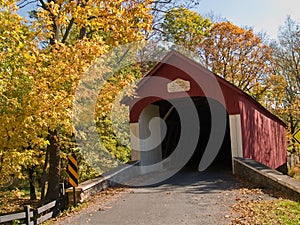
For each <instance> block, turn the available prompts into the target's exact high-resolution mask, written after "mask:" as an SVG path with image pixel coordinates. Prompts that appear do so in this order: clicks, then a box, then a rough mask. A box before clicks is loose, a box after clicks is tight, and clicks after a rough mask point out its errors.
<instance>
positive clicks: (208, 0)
mask: <svg viewBox="0 0 300 225" xmlns="http://www.w3.org/2000/svg"><path fill="white" fill-rule="evenodd" d="M197 11H198V12H200V14H201V15H204V14H205V13H209V12H213V13H214V14H215V15H217V16H221V17H225V18H227V19H228V20H229V21H231V22H232V23H234V24H236V25H238V26H242V27H244V26H250V27H253V28H254V31H255V32H260V31H264V32H266V33H267V34H268V35H269V36H270V37H271V38H276V37H277V33H278V28H279V26H281V25H283V24H284V21H285V18H286V16H287V15H290V16H291V17H292V19H293V20H296V21H297V22H298V23H300V0H248V1H246V0H201V1H200V5H199V6H198V7H197Z"/></svg>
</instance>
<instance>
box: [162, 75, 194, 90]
mask: <svg viewBox="0 0 300 225" xmlns="http://www.w3.org/2000/svg"><path fill="white" fill-rule="evenodd" d="M167 88H168V92H169V93H172V92H182V91H189V90H190V89H191V85H190V82H189V81H188V80H182V79H180V78H177V79H176V80H173V81H172V82H170V83H168V85H167Z"/></svg>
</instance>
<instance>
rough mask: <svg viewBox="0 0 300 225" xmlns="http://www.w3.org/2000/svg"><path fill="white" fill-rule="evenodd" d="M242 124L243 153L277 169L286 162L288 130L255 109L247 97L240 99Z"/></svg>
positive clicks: (246, 156)
mask: <svg viewBox="0 0 300 225" xmlns="http://www.w3.org/2000/svg"><path fill="white" fill-rule="evenodd" d="M239 105H240V112H241V124H242V140H243V153H244V157H245V158H250V159H254V160H256V161H258V162H261V163H262V164H264V165H267V166H269V167H271V168H272V169H276V168H278V167H279V166H281V165H283V164H284V163H285V162H286V140H285V135H286V129H285V126H284V124H282V123H279V122H277V121H275V120H273V119H272V118H270V117H269V116H268V113H265V112H263V111H262V110H260V109H258V108H257V107H255V106H254V105H253V104H251V102H249V101H248V100H247V99H246V98H245V97H243V96H240V97H239Z"/></svg>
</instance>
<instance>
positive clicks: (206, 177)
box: [57, 170, 238, 225]
mask: <svg viewBox="0 0 300 225" xmlns="http://www.w3.org/2000/svg"><path fill="white" fill-rule="evenodd" d="M237 184H238V181H237V180H235V179H234V177H233V176H232V175H231V174H230V172H221V173H220V172H219V171H206V172H202V173H200V172H197V171H190V170H182V171H181V172H179V173H178V174H176V175H175V176H174V177H172V178H170V179H168V180H167V181H165V182H163V183H160V184H159V185H156V186H151V187H143V188H135V189H132V191H130V192H126V193H123V194H121V195H120V196H119V197H118V198H117V199H114V200H111V201H109V202H107V203H106V205H105V206H104V207H103V206H101V209H99V206H98V207H97V205H94V206H93V207H90V208H89V209H88V210H84V211H83V212H81V213H80V214H77V215H74V216H73V217H71V218H67V219H65V220H63V221H60V222H59V223H57V224H73V225H75V224H80V225H81V224H95V225H96V224H97V225H98V224H100V225H102V224H103V225H106V224H107V225H108V224H110V225H121V224H130V225H152V224H153V225H154V224H155V225H158V224H172V225H175V224H189V225H191V224H205V225H206V224H228V223H230V221H231V219H232V218H230V217H231V215H230V211H231V206H232V205H233V204H234V203H235V198H236V197H235V194H236V193H235V192H233V191H232V190H234V189H235V187H236V186H237ZM103 209H105V210H103Z"/></svg>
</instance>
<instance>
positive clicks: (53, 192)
mask: <svg viewBox="0 0 300 225" xmlns="http://www.w3.org/2000/svg"><path fill="white" fill-rule="evenodd" d="M48 140H49V143H50V144H49V145H48V148H49V175H48V188H47V194H46V197H45V200H46V202H48V201H53V200H56V199H58V197H59V191H60V186H59V183H60V147H59V139H58V136H57V131H51V132H50V133H49V136H48Z"/></svg>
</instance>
